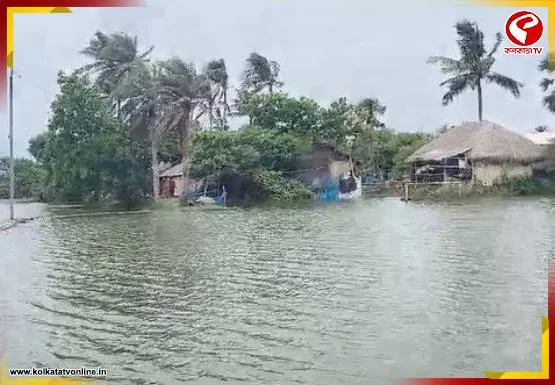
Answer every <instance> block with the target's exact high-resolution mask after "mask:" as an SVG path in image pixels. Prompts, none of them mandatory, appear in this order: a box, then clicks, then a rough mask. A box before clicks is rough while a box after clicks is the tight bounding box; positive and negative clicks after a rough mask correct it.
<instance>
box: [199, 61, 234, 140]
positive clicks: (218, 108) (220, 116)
mask: <svg viewBox="0 0 555 385" xmlns="http://www.w3.org/2000/svg"><path fill="white" fill-rule="evenodd" d="M203 73H204V75H205V76H206V78H207V79H208V81H209V82H210V92H209V94H208V95H207V96H208V97H207V99H206V100H205V102H206V107H205V109H206V113H207V114H208V121H209V127H210V129H212V128H214V120H216V121H217V126H218V127H220V128H221V129H226V127H227V115H228V114H229V112H230V107H229V104H228V102H227V91H228V87H229V84H228V81H229V76H228V74H227V70H226V66H225V61H224V59H219V60H212V61H211V62H209V63H208V64H207V65H206V67H205V68H204V72H203Z"/></svg>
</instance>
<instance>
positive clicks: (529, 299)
mask: <svg viewBox="0 0 555 385" xmlns="http://www.w3.org/2000/svg"><path fill="white" fill-rule="evenodd" d="M554 234H555V201H553V200H549V199H511V200H483V201H477V202H473V203H467V204H457V205H455V204H450V205H448V204H429V203H408V204H405V203H403V202H401V201H399V200H398V199H379V200H378V199H374V200H370V199H368V200H362V201H359V202H349V203H347V204H327V205H314V206H310V207H297V208H294V209H284V208H256V209H235V208H229V209H218V210H215V209H197V208H193V209H182V210H178V209H176V210H173V211H172V210H166V211H157V212H154V213H132V214H113V215H106V216H65V217H64V216H62V217H59V216H58V217H48V216H46V217H43V218H42V219H40V220H37V221H33V222H29V223H26V224H23V225H19V226H17V227H15V228H13V229H11V230H8V231H4V232H0V256H1V258H0V293H1V296H0V330H3V333H4V337H5V339H6V340H7V356H8V360H9V366H10V367H12V368H14V367H31V366H41V367H42V366H47V367H65V368H81V367H91V368H95V367H102V368H105V369H106V370H108V378H107V383H109V384H181V383H191V384H203V385H205V384H220V383H224V382H225V383H227V384H242V383H245V384H293V383H297V384H314V385H317V384H318V385H336V384H370V383H372V384H374V383H384V382H388V381H386V379H391V378H399V377H407V376H411V377H413V376H482V373H483V371H486V370H489V371H504V370H512V371H517V370H518V371H536V370H540V331H541V321H540V317H541V316H542V315H547V266H548V261H549V258H550V257H551V256H553V254H554V250H555V239H554Z"/></svg>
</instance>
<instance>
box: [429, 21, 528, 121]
mask: <svg viewBox="0 0 555 385" xmlns="http://www.w3.org/2000/svg"><path fill="white" fill-rule="evenodd" d="M455 29H456V30H457V35H458V36H459V39H458V40H457V44H458V46H459V51H460V58H459V59H452V58H449V57H445V56H432V57H430V58H429V59H428V63H432V64H440V65H441V72H443V73H444V74H447V75H450V76H451V77H450V78H448V79H447V80H445V81H443V82H442V83H441V84H440V86H447V92H446V93H445V95H443V105H444V106H445V105H448V104H449V103H451V102H452V101H453V100H454V99H455V97H456V96H458V95H460V94H461V93H462V92H463V91H466V90H468V89H471V90H472V91H474V90H476V92H477V94H478V118H479V120H480V121H481V120H482V111H483V100H482V86H483V84H485V83H495V84H497V85H498V86H500V87H502V88H504V89H506V90H508V91H509V92H510V93H511V94H513V96H514V97H515V98H518V97H519V96H520V88H521V87H523V86H524V85H523V84H522V83H520V82H518V81H516V80H514V79H512V78H510V77H508V76H506V75H502V74H500V73H498V72H494V71H493V70H492V66H493V64H494V63H495V58H494V55H495V53H496V52H497V50H498V49H499V46H500V45H501V41H502V39H503V38H502V36H501V34H500V33H497V34H496V35H495V39H496V40H495V43H494V45H493V47H492V48H491V49H490V50H489V52H487V51H486V49H485V46H484V34H483V33H482V31H480V29H479V28H478V25H477V24H476V23H472V22H470V21H467V20H462V21H459V22H458V23H457V24H456V25H455Z"/></svg>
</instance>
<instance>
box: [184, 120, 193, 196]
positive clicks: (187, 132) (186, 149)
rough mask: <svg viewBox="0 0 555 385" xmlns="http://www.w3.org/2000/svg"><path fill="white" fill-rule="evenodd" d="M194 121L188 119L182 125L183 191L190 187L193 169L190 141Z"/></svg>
mask: <svg viewBox="0 0 555 385" xmlns="http://www.w3.org/2000/svg"><path fill="white" fill-rule="evenodd" d="M192 129H193V124H192V122H191V121H190V120H189V119H187V120H186V121H185V123H184V124H183V127H182V130H183V131H182V132H183V133H182V137H183V141H182V143H181V162H182V163H183V171H182V172H183V192H185V191H187V189H188V188H189V171H190V169H191V159H190V158H191V157H190V156H189V142H190V140H191V137H192V135H191V130H192Z"/></svg>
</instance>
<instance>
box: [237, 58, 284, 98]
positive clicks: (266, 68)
mask: <svg viewBox="0 0 555 385" xmlns="http://www.w3.org/2000/svg"><path fill="white" fill-rule="evenodd" d="M279 70H280V68H279V64H278V62H276V61H273V60H268V59H267V58H265V57H264V56H262V55H260V54H258V53H256V52H253V53H251V54H250V56H249V57H248V58H247V66H246V68H245V70H244V71H243V79H242V87H241V88H242V89H243V90H245V91H248V92H251V93H257V92H260V91H262V90H263V89H265V88H267V89H268V91H269V92H270V93H273V92H274V89H275V88H279V87H281V86H282V85H283V82H281V81H280V80H279V78H278V77H279Z"/></svg>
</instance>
